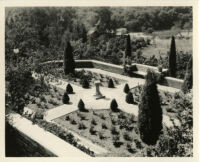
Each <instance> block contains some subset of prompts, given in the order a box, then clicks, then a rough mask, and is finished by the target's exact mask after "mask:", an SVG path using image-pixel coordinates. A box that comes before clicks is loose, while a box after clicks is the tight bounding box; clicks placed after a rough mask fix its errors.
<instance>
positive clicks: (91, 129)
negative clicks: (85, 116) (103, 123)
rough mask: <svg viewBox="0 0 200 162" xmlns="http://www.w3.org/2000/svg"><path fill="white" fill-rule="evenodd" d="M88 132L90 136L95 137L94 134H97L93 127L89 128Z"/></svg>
mask: <svg viewBox="0 0 200 162" xmlns="http://www.w3.org/2000/svg"><path fill="white" fill-rule="evenodd" d="M89 131H90V134H91V135H96V133H97V131H96V129H95V128H94V126H91V127H90V130H89Z"/></svg>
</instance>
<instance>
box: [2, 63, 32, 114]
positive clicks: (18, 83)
mask: <svg viewBox="0 0 200 162" xmlns="http://www.w3.org/2000/svg"><path fill="white" fill-rule="evenodd" d="M24 66H25V65H24V64H23V66H22V65H19V66H18V67H10V68H9V69H8V71H7V72H6V82H7V83H8V92H9V95H10V99H11V103H10V106H11V108H12V109H13V110H14V111H16V112H17V113H19V114H22V113H23V111H24V106H25V105H26V104H27V101H28V95H27V94H28V92H29V90H30V89H31V88H32V85H33V83H34V79H33V77H32V74H31V70H30V69H29V68H28V67H26V68H24Z"/></svg>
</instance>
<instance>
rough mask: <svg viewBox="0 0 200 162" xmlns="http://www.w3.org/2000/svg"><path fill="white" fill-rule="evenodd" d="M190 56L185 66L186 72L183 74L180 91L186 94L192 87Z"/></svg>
mask: <svg viewBox="0 0 200 162" xmlns="http://www.w3.org/2000/svg"><path fill="white" fill-rule="evenodd" d="M192 64H193V63H192V56H191V58H190V60H189V62H188V64H187V71H186V74H185V79H184V83H183V85H182V88H181V89H182V91H183V92H184V93H187V92H188V91H189V90H190V89H192V86H193V69H192Z"/></svg>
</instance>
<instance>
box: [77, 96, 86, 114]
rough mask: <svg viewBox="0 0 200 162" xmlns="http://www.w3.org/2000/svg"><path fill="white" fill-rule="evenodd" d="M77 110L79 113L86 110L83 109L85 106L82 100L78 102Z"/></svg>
mask: <svg viewBox="0 0 200 162" xmlns="http://www.w3.org/2000/svg"><path fill="white" fill-rule="evenodd" d="M78 109H79V111H85V110H86V109H85V104H84V102H83V100H82V99H80V100H79V103H78Z"/></svg>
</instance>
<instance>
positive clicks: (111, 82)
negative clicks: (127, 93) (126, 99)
mask: <svg viewBox="0 0 200 162" xmlns="http://www.w3.org/2000/svg"><path fill="white" fill-rule="evenodd" d="M114 87H115V86H114V83H113V80H112V79H109V81H108V88H114Z"/></svg>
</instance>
